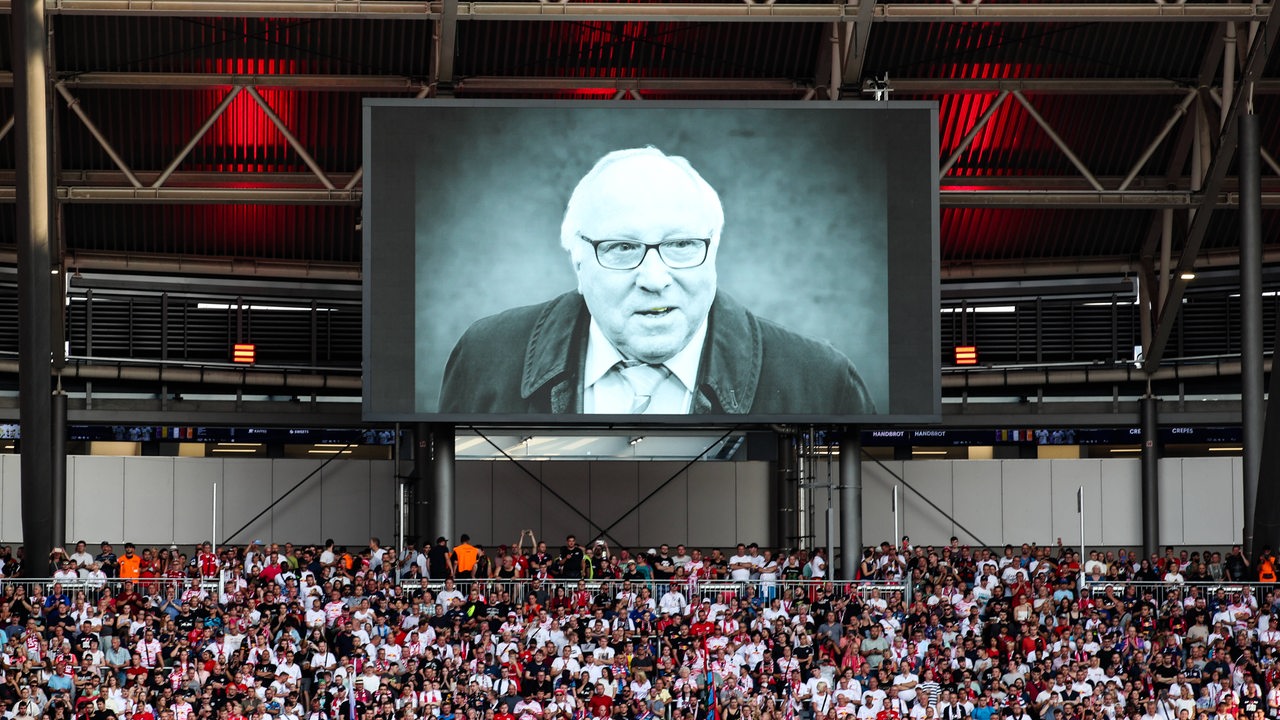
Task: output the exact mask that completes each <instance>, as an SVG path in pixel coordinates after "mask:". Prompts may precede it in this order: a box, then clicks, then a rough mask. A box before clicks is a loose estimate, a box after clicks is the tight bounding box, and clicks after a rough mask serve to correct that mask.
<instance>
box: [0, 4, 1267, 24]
mask: <svg viewBox="0 0 1280 720" xmlns="http://www.w3.org/2000/svg"><path fill="white" fill-rule="evenodd" d="M863 1H864V2H872V0H863ZM10 3H11V0H0V12H9V9H10ZM443 3H444V0H434V1H431V2H421V1H401V0H46V7H47V9H48V12H49V13H51V14H63V15H119V14H132V15H152V16H170V17H176V16H191V17H273V18H322V17H334V16H338V17H368V18H396V19H407V20H438V19H440V18H441V16H442V15H443V13H444V7H443ZM858 10H859V3H857V2H853V3H846V4H830V5H824V4H795V5H792V4H769V5H766V4H746V3H743V4H735V3H719V4H700V3H618V2H603V3H590V2H574V1H568V2H562V3H560V2H554V3H553V2H536V3H535V2H459V3H458V18H459V19H462V20H465V19H485V20H533V19H547V20H579V21H582V20H609V19H617V20H631V21H656V22H673V21H681V20H696V21H710V20H725V21H743V20H761V21H769V20H786V21H792V22H831V21H840V22H856V21H857V18H858V14H859V13H858ZM1270 11H1271V6H1270V5H1255V4H1252V3H1188V4H1163V3H1151V2H1146V1H1143V2H1113V3H1105V4H1096V5H1094V4H1078V3H1071V2H1050V3H1044V4H1036V5H1021V4H1003V3H1002V4H941V3H939V4H929V5H914V4H902V3H880V4H876V5H875V9H874V11H873V13H872V15H873V21H874V22H1082V23H1083V22H1258V21H1262V20H1264V19H1265V18H1266V17H1267V16H1268V15H1269V14H1270Z"/></svg>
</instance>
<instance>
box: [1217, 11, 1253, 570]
mask: <svg viewBox="0 0 1280 720" xmlns="http://www.w3.org/2000/svg"><path fill="white" fill-rule="evenodd" d="M1224 24H1225V26H1226V36H1225V39H1224V41H1223V43H1222V110H1221V112H1220V113H1219V120H1218V127H1219V128H1222V129H1224V130H1225V129H1226V127H1225V126H1226V124H1227V115H1228V113H1230V112H1231V102H1232V101H1233V100H1234V99H1235V87H1236V24H1235V23H1233V22H1228V23H1224ZM1246 552H1247V551H1246Z"/></svg>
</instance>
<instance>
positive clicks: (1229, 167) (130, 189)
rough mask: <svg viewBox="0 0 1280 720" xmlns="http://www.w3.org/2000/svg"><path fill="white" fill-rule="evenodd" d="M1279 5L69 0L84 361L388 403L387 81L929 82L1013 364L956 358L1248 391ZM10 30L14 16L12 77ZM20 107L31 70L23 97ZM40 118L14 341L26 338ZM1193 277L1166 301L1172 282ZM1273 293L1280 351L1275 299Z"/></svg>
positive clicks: (968, 306) (96, 377) (965, 377)
mask: <svg viewBox="0 0 1280 720" xmlns="http://www.w3.org/2000/svg"><path fill="white" fill-rule="evenodd" d="M8 7H9V3H8V2H7V1H5V2H0V11H3V12H6V13H7V12H8ZM1274 9H1275V7H1274V3H1271V2H1225V1H1224V2H1209V1H1204V2H1195V1H1194V0H1189V1H1186V2H1178V1H1177V0H1127V1H1120V2H1092V1H1081V0H1074V1H1060V2H1035V1H1031V0H1028V1H1022V2H1019V1H1013V0H985V1H982V0H899V1H896V2H876V1H875V0H860V1H859V2H852V3H839V2H835V3H822V2H797V1H793V0H746V1H743V0H706V1H703V2H662V1H647V2H646V1H637V2H592V1H589V0H564V1H563V2H561V1H557V0H475V1H474V2H465V1H461V0H434V1H430V2H422V1H408V0H404V1H401V0H47V10H48V14H49V29H50V35H49V53H48V58H49V82H50V87H51V89H52V92H50V102H51V103H52V104H54V105H55V106H56V110H55V112H54V114H53V128H54V130H53V138H54V140H53V143H54V152H55V157H56V162H55V166H56V168H57V170H56V173H57V179H56V184H57V191H56V193H57V198H58V199H59V203H58V212H57V232H58V242H59V244H60V256H61V264H62V265H63V267H65V269H66V271H67V282H68V285H67V290H68V293H67V295H68V299H67V317H66V319H67V322H66V335H67V337H66V339H67V342H68V343H69V347H70V349H71V355H72V356H73V357H74V358H80V360H78V361H76V362H73V363H71V365H69V367H68V370H67V373H66V377H67V380H68V381H69V382H72V381H74V379H75V378H79V379H80V380H81V381H83V382H95V383H98V387H99V388H100V392H101V391H103V390H105V389H107V388H115V389H119V390H121V391H122V392H126V391H137V390H138V389H139V388H153V387H154V386H157V385H163V386H165V387H166V388H168V391H172V392H182V393H185V394H186V395H188V396H190V397H195V396H197V395H199V394H200V393H202V392H208V388H212V387H218V388H222V389H223V391H226V389H227V388H232V387H238V388H239V389H240V390H246V389H248V390H251V391H253V392H260V393H262V394H263V396H264V397H271V398H277V397H283V398H296V397H312V398H315V397H321V396H323V397H331V398H336V399H340V398H346V399H348V400H349V399H352V398H354V397H356V396H358V394H359V388H360V382H359V364H360V313H359V279H360V253H361V237H360V224H361V217H360V201H361V191H362V184H361V179H362V172H361V131H360V125H361V104H362V101H363V100H364V99H365V98H371V97H377V98H384V97H393V98H394V97H401V98H409V97H420V98H421V97H446V96H452V97H458V98H493V97H500V98H567V99H600V100H623V101H630V102H644V101H647V100H660V99H710V100H716V99H744V100H752V99H766V100H787V101H794V102H840V101H847V100H855V99H868V100H882V101H884V102H889V103H892V102H895V101H900V100H908V99H909V100H928V101H933V102H936V103H937V104H938V107H939V125H940V127H939V133H940V157H939V158H938V161H939V177H940V178H941V186H942V195H941V206H942V215H941V259H942V278H943V281H944V286H943V288H944V293H943V299H944V308H943V310H944V311H945V310H946V309H947V307H948V306H949V307H951V308H952V310H953V311H954V310H956V309H957V308H958V309H959V310H960V312H952V313H951V315H944V318H943V334H944V337H943V343H942V345H943V347H941V348H939V352H941V353H943V354H944V357H946V353H948V352H949V349H950V347H951V345H953V344H959V343H960V341H961V340H964V341H966V342H965V344H968V343H969V342H972V341H974V340H975V338H977V341H978V342H979V344H983V345H985V348H984V350H985V352H984V356H985V357H987V358H994V359H995V360H996V361H997V364H998V365H1000V367H982V368H978V369H973V370H964V371H963V372H961V371H956V372H955V373H950V374H949V376H948V377H944V387H945V388H946V390H945V392H946V393H947V394H948V395H950V396H958V395H961V394H964V395H966V396H967V395H969V394H970V393H974V394H981V393H982V392H983V390H982V388H995V390H992V391H991V392H994V393H996V394H998V395H1000V396H1002V397H1004V396H1025V395H1028V394H1032V395H1034V394H1035V393H1036V392H1037V391H1038V390H1037V388H1039V389H1041V390H1042V389H1043V388H1045V387H1048V386H1054V385H1056V386H1059V387H1061V388H1066V389H1068V390H1069V392H1072V393H1076V394H1084V395H1096V396H1110V395H1113V394H1115V392H1116V391H1115V388H1118V387H1122V386H1123V387H1133V386H1136V385H1139V384H1143V383H1145V379H1146V375H1145V374H1144V373H1143V372H1142V370H1147V371H1152V372H1157V373H1158V374H1157V375H1156V376H1155V377H1156V379H1157V381H1158V382H1161V383H1165V385H1164V386H1163V387H1164V388H1165V390H1166V391H1167V392H1176V393H1180V394H1186V393H1187V387H1186V383H1188V382H1190V383H1192V384H1193V385H1194V387H1193V388H1192V392H1193V393H1194V392H1196V391H1203V392H1204V393H1205V396H1206V397H1209V396H1213V397H1217V395H1218V394H1221V393H1222V392H1224V388H1229V387H1230V384H1231V382H1234V381H1233V380H1232V378H1233V377H1234V374H1235V373H1238V367H1236V369H1234V370H1233V366H1232V362H1233V360H1232V357H1233V353H1238V352H1239V337H1238V333H1235V332H1234V331H1233V330H1232V325H1231V322H1230V319H1231V317H1232V313H1238V312H1239V302H1238V297H1237V296H1238V291H1239V289H1238V282H1237V281H1236V280H1235V279H1234V268H1235V267H1236V265H1237V264H1238V257H1239V253H1238V248H1239V221H1238V215H1239V213H1238V211H1237V208H1238V206H1239V202H1240V195H1239V187H1238V183H1237V180H1236V177H1235V172H1236V162H1235V153H1234V150H1235V144H1236V138H1235V132H1234V118H1235V117H1236V116H1237V115H1238V114H1239V113H1241V112H1245V111H1247V110H1249V109H1252V111H1253V112H1255V113H1256V114H1257V115H1259V116H1260V117H1261V118H1262V122H1261V128H1262V132H1261V146H1262V150H1263V152H1262V157H1263V180H1262V204H1263V215H1262V236H1263V240H1264V243H1265V245H1264V259H1265V260H1266V261H1267V262H1268V263H1270V262H1280V162H1278V161H1277V156H1280V122H1276V121H1275V118H1276V117H1277V114H1278V112H1280V58H1276V57H1274V55H1273V54H1272V53H1271V49H1272V46H1273V45H1274V39H1275V36H1276V34H1277V30H1278V29H1280V22H1277V21H1273V18H1272V15H1273V12H1274ZM9 26H10V23H9V17H8V15H3V16H0V45H3V46H4V50H3V52H0V88H9V87H11V86H12V72H11V70H12V67H11V65H10V63H11V54H12V53H11V51H10V48H9V36H10V27H9ZM13 111H14V107H13V99H12V93H11V92H8V91H7V90H3V89H0V121H2V120H4V119H8V118H10V117H11V115H12V113H13ZM11 128H12V120H10V121H9V122H8V123H7V124H5V125H3V126H2V127H0V348H16V347H17V321H16V317H17V311H16V289H15V284H14V282H13V277H14V267H15V250H14V248H15V237H14V236H13V233H14V225H15V216H14V205H13V201H14V199H15V198H16V197H17V196H18V194H19V192H21V190H20V188H18V187H16V182H15V173H14V171H13V170H12V168H13V167H14V162H15V156H14V146H13V142H14V140H13V136H12V133H10V129H11ZM1223 128H1226V129H1225V130H1224V129H1223ZM1162 241H1163V242H1164V243H1165V244H1166V245H1167V247H1168V251H1169V261H1170V263H1172V264H1171V265H1170V266H1169V267H1166V268H1164V270H1163V271H1162V270H1161V267H1160V265H1161V251H1162ZM1175 266H1176V268H1175ZM1175 269H1176V270H1179V271H1181V270H1189V269H1194V270H1196V271H1197V272H1198V273H1199V274H1200V280H1199V281H1197V283H1196V285H1194V286H1189V285H1188V281H1187V280H1183V279H1180V277H1179V273H1176V272H1174V270H1175ZM1162 277H1163V278H1164V280H1163V281H1162V280H1161V278H1162ZM1215 278H1216V279H1215ZM1266 278H1267V282H1268V283H1271V282H1272V281H1273V278H1272V276H1271V274H1270V272H1268V274H1267V276H1266ZM1274 280H1275V281H1276V282H1277V283H1280V275H1278V276H1277V277H1276V278H1274ZM1162 284H1163V286H1164V290H1163V292H1162V293H1161V295H1162V296H1167V297H1168V298H1170V299H1171V301H1170V302H1169V303H1168V304H1167V305H1166V307H1167V308H1168V309H1167V310H1164V311H1162V308H1159V307H1156V306H1158V305H1159V303H1158V302H1155V303H1153V302H1152V301H1151V298H1152V297H1154V296H1155V295H1156V292H1155V289H1156V288H1157V287H1160V286H1161V285H1162ZM1269 286H1270V285H1269ZM1135 288H1142V289H1143V290H1142V291H1140V290H1139V289H1135ZM1145 289H1150V292H1145ZM1064 298H1071V301H1070V302H1068V301H1067V300H1066V299H1064ZM1084 300H1091V301H1092V302H1083V301H1084ZM1010 305H1011V306H1012V307H1014V308H1015V310H1016V311H1015V312H1013V313H1009V314H1001V313H999V312H992V313H988V314H985V315H984V314H977V313H971V312H968V311H969V310H976V309H977V308H979V307H981V306H988V307H1005V306H1010ZM1266 312H1267V325H1268V328H1267V343H1268V347H1269V346H1270V345H1269V343H1270V342H1271V339H1272V337H1273V334H1274V333H1273V331H1272V328H1271V327H1270V325H1272V324H1273V322H1274V318H1276V317H1277V315H1278V313H1277V307H1276V305H1275V303H1268V304H1267V306H1266ZM1224 313H1225V314H1226V319H1227V321H1226V322H1224ZM246 323H253V328H254V334H255V335H259V336H260V337H264V338H271V340H272V341H273V342H266V343H261V342H260V343H259V346H260V347H259V358H260V361H261V362H260V365H259V367H257V368H255V369H252V370H246V369H243V368H233V367H225V363H226V361H227V360H228V358H227V347H228V344H229V342H231V341H232V340H231V336H232V335H236V334H243V331H244V329H245V324H246ZM1161 337H1163V338H1164V340H1163V341H1160V342H1161V347H1160V348H1159V349H1160V350H1161V352H1156V353H1151V352H1150V351H1151V350H1152V349H1154V348H1152V346H1151V343H1152V342H1153V338H1154V339H1155V341H1159V340H1160V338H1161ZM1135 345H1139V346H1140V345H1147V350H1148V353H1147V355H1146V356H1145V363H1146V366H1145V367H1144V368H1142V370H1140V369H1138V368H1135V367H1134V366H1133V360H1134V355H1133V348H1134V346H1135ZM9 357H10V358H13V357H15V356H13V355H10V356H9ZM1205 358H1208V360H1205ZM1194 359H1198V360H1194ZM1193 360H1194V361H1193ZM1234 362H1235V366H1238V364H1239V363H1238V357H1236V359H1235V360H1234ZM944 364H946V362H945V361H944ZM1059 364H1060V365H1064V366H1070V367H1068V369H1067V370H1062V371H1061V373H1060V374H1057V375H1055V374H1054V373H1055V372H1058V370H1056V369H1055V367H1054V366H1056V365H1059ZM1077 365H1083V366H1084V369H1081V368H1080V367H1077ZM16 369H17V362H16V359H12V360H11V359H9V358H6V357H0V382H3V383H5V384H6V385H16V380H15V377H16ZM1068 371H1070V372H1072V373H1076V374H1073V375H1067V374H1065V373H1066V372H1068ZM1089 372H1092V373H1093V375H1092V377H1090V376H1089ZM984 373H985V375H984ZM981 377H986V378H988V380H981V379H979V378H981ZM993 377H994V378H996V379H995V380H991V378H993ZM1222 379H1225V380H1223V381H1222V382H1219V380H1222ZM174 388H179V389H180V390H174ZM255 388H256V389H257V390H254V389H255ZM1010 388H1013V389H1010ZM148 392H150V391H148ZM104 401H105V397H104ZM1101 402H1102V404H1103V405H1105V398H1104V400H1103V401H1101ZM339 405H341V403H339ZM350 405H351V403H347V404H346V406H350ZM346 406H344V407H346ZM99 407H103V406H102V405H101V404H100V405H99ZM121 407H123V406H121ZM147 407H149V408H151V407H153V406H152V405H148V406H147ZM164 407H172V405H166V406H164ZM154 409H155V410H156V412H157V414H156V415H155V417H157V418H160V417H163V414H162V413H161V410H162V409H163V408H162V407H160V406H155V407H154ZM352 411H354V408H350V410H347V409H343V410H341V411H338V412H336V414H334V415H333V416H332V417H334V418H342V417H348V418H353V417H355V415H354V414H353V413H352ZM9 412H16V410H12V411H9ZM86 417H88V415H86ZM211 417H212V415H211ZM1237 417H1238V416H1237Z"/></svg>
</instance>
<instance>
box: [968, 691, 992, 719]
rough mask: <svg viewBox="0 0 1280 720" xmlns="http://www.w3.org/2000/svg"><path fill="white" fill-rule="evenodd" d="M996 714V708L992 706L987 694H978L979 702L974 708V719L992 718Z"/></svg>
mask: <svg viewBox="0 0 1280 720" xmlns="http://www.w3.org/2000/svg"><path fill="white" fill-rule="evenodd" d="M995 716H996V709H995V708H993V707H991V702H990V701H989V699H988V698H987V696H986V695H979V696H978V704H977V705H975V706H974V708H973V714H972V717H973V720H991V719H992V718H993V717H995Z"/></svg>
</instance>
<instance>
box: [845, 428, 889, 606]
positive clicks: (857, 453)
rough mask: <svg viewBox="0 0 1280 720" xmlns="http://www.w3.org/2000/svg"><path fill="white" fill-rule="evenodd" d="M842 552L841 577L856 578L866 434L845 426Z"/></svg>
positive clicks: (860, 529)
mask: <svg viewBox="0 0 1280 720" xmlns="http://www.w3.org/2000/svg"><path fill="white" fill-rule="evenodd" d="M894 542H897V541H896V540H895V541H894ZM840 552H841V554H842V556H843V558H844V561H843V562H842V563H841V573H840V579H841V580H853V579H855V578H856V577H857V574H858V563H860V562H862V436H861V434H860V433H859V432H858V430H857V429H856V428H845V430H844V434H843V435H842V436H841V439H840ZM828 562H830V560H829V559H828Z"/></svg>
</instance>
